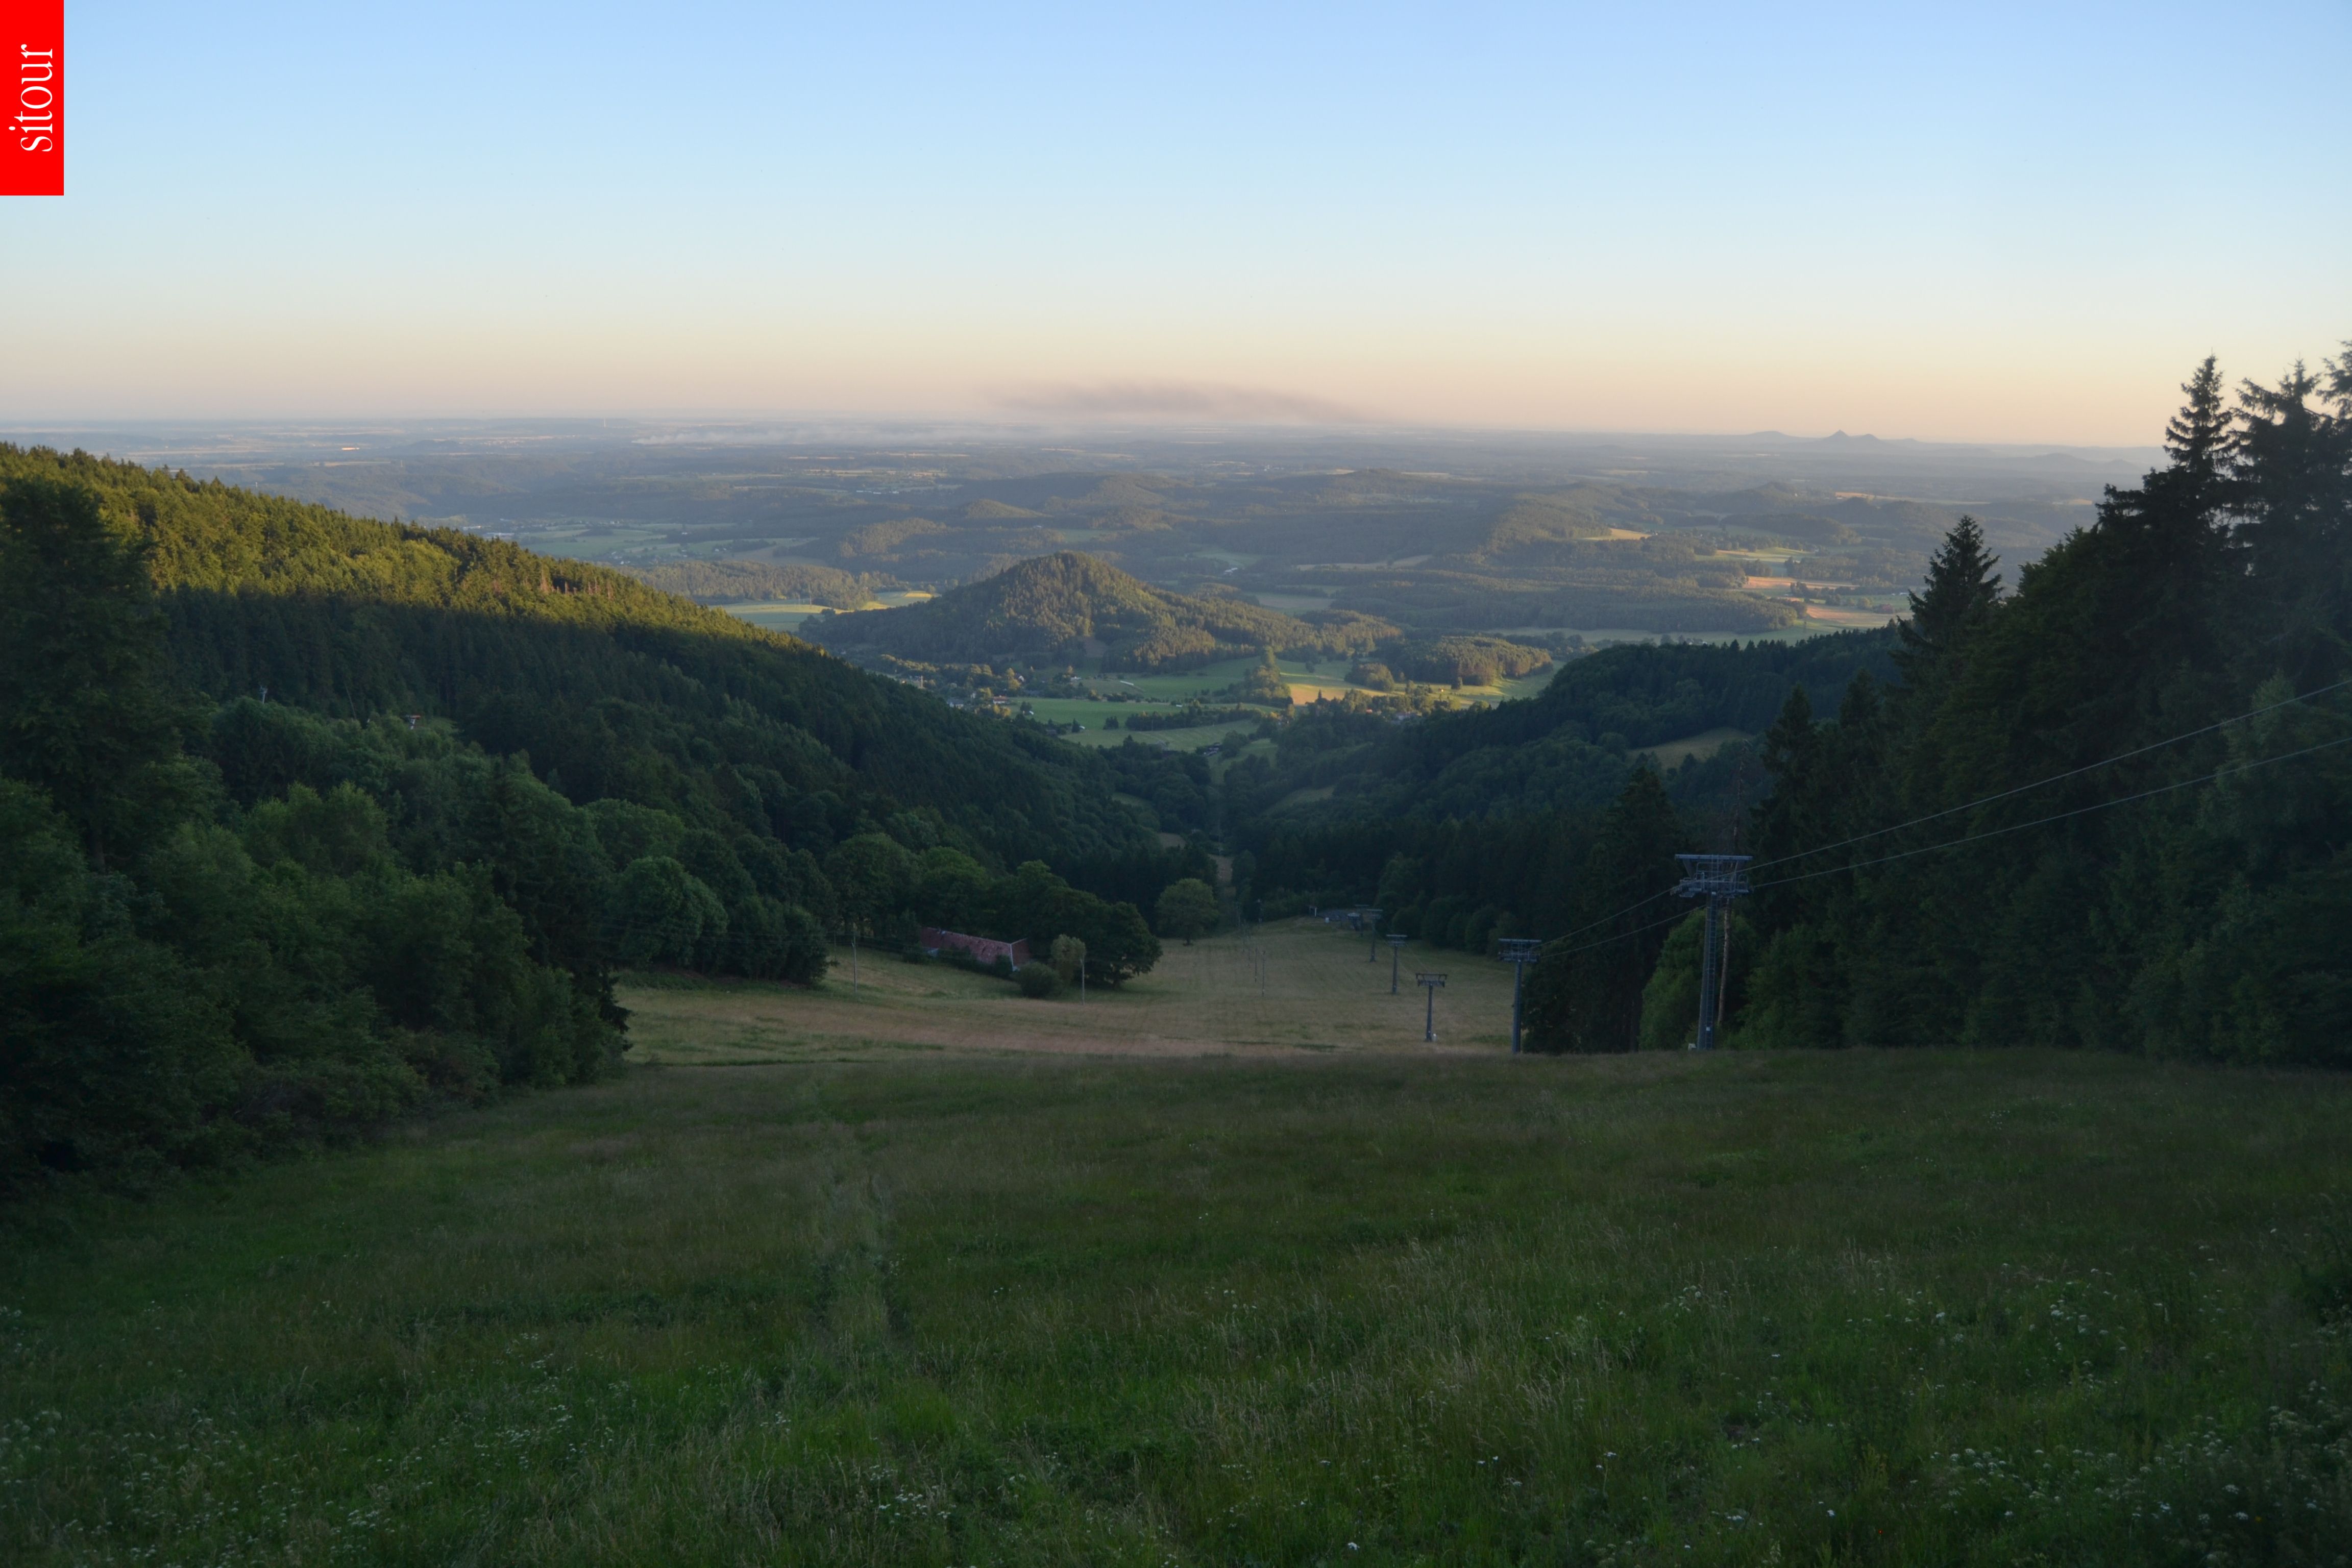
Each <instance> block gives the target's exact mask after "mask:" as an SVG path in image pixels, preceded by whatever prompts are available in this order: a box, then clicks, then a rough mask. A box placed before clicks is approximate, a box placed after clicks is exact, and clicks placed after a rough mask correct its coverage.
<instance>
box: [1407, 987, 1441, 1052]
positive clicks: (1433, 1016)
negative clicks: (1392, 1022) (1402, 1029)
mask: <svg viewBox="0 0 2352 1568" xmlns="http://www.w3.org/2000/svg"><path fill="white" fill-rule="evenodd" d="M1413 978H1414V979H1415V980H1417V981H1419V982H1420V983H1421V984H1423V985H1424V986H1426V987H1427V988H1428V990H1429V1022H1428V1023H1427V1024H1426V1025H1424V1026H1423V1028H1422V1031H1421V1037H1422V1040H1423V1043H1424V1044H1427V1045H1435V1044H1437V988H1438V987H1439V986H1441V985H1443V984H1445V976H1444V975H1443V974H1431V973H1426V972H1423V973H1420V974H1416V975H1414V976H1413Z"/></svg>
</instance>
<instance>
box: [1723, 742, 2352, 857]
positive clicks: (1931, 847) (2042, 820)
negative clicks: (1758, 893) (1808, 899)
mask: <svg viewBox="0 0 2352 1568" xmlns="http://www.w3.org/2000/svg"><path fill="white" fill-rule="evenodd" d="M2337 746H2352V735H2338V736H2337V737H2336V739H2334V740H2332V741H2322V742H2319V743H2318V744H2316V745H2312V746H2305V747H2304V748H2302V749H2301V750H2300V751H2294V752H2280V753H2279V754H2278V755H2277V756H2274V757H2258V758H2256V759H2255V760H2254V761H2252V762H2251V763H2231V764H2229V765H2228V766H2226V767H2219V768H2215V769H2214V770H2213V771H2212V772H2211V773H2205V774H2202V775H2200V776H2199V777H2197V778H2193V779H2181V780H2179V781H2177V782H2175V783H2173V784H2158V785H2157V786H2156V787H2155V788H2153V789H2144V790H2139V791H2137V792H2136V793H2134V794H2131V795H2117V796H2116V798H2115V799H2113V800H2100V801H2093V802H2092V803H2091V804H2090V805H2078V806H2076V807H2075V808H2074V810H2072V811H2061V812H2054V813H2053V814H2052V815H2050V816H2037V817H2035V818H2034V819H2033V820H2032V821H2031V822H2014V823H2011V824H2010V825H2009V826H2006V827H1988V828H1986V829H1985V830H1984V831H1983V832H1981V833H1970V834H1967V835H1964V836H1963V837H1958V838H1948V839H1946V840H1945V841H1944V842H1943V843H1941V844H1923V845H1921V846H1919V847H1917V848H1916V849H1898V850H1896V851H1895V853H1894V854H1892V855H1881V856H1878V857H1876V858H1873V859H1869V860H1856V861H1853V862H1852V863H1850V864H1848V865H1844V866H1831V867H1828V868H1824V869H1822V870H1819V871H1800V872H1798V873H1797V874H1796V875H1794V876H1790V877H1775V878H1773V879H1771V880H1770V881H1769V882H1757V883H1753V884H1751V885H1750V890H1751V891H1754V890H1757V889H1764V888H1781V887H1786V886H1788V885H1789V884H1790V882H1808V881H1811V880H1812V879H1814V878H1815V877H1834V876H1836V875H1837V874H1838V873H1839V872H1841V871H1859V870H1862V869H1863V868H1865V867H1870V866H1884V865H1885V864H1886V863H1887V862H1888V861H1890V860H1907V859H1909V858H1911V857H1912V856H1914V855H1928V854H1932V853H1934V852H1935V851H1936V850H1938V849H1955V848H1958V847H1959V846H1961V845H1963V844H1976V843H1979V842H1981V841H1982V840H1984V839H1987V838H1999V837H2001V836H2002V835H2003V834H2007V833H2022V832H2024V831H2025V830H2026V829H2027V828H2029V827H2042V826H2047V825H2049V824H2050V823H2053V822H2063V821H2065V820H2066V819H2067V818H2068V817H2070V816H2084V815H2085V814H2086V813H2089V812H2094V811H2105V810H2106V809H2107V808H2108V807H2110V806H2116V805H2130V804H2131V803H2132V802H2134V801H2136V800H2147V799H2148V798H2150V797H2151V796H2154V795H2169V794H2171V793H2172V792H2173V791H2174V790H2177V789H2190V788H2194V787H2195V786H2196V785H2198V784H2211V783H2213V782H2214V781H2215V780H2216V779H2221V778H2226V777H2228V776H2229V775H2230V774H2231V773H2252V771H2253V770H2254V769H2256V768H2264V767H2268V766H2270V764H2271V763H2286V762H2293V761H2294V759H2295V758H2297V757H2307V756H2309V755H2311V754H2312V753H2313V752H2326V751H2332V750H2334V749H2335V748H2336V747H2337Z"/></svg>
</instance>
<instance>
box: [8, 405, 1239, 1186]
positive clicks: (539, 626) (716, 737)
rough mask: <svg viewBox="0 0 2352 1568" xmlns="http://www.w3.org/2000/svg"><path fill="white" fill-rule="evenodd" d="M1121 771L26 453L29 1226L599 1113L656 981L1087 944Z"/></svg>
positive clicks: (762, 647)
mask: <svg viewBox="0 0 2352 1568" xmlns="http://www.w3.org/2000/svg"><path fill="white" fill-rule="evenodd" d="M1118 777H1119V775H1118V773H1117V772H1116V770H1114V769H1113V768H1112V767H1111V766H1110V765H1109V764H1108V763H1105V762H1103V761H1102V760H1100V759H1098V758H1096V757H1093V756H1091V755H1089V754H1087V753H1085V752H1078V751H1076V750H1075V749H1072V748H1066V747H1062V746H1057V745H1055V743H1054V742H1052V741H1051V740H1050V739H1048V738H1047V737H1045V736H1044V735H1043V734H1040V733H1036V732H1034V731H1028V730H1025V729H1023V728H1018V727H1014V726H1011V725H1006V724H1003V723H1001V722H995V721H986V720H980V719H974V718H968V717H965V716H961V715H958V714H956V713H953V712H951V711H950V710H948V709H946V708H945V707H944V706H943V705H941V704H940V703H938V702H936V701H935V700H930V699H928V698H925V697H922V696H920V695H919V694H917V693H914V692H912V691H910V690H908V689H904V688H901V687H898V686H897V685H895V684H893V683H890V682H887V681H884V680H880V679H877V678H875V677H872V676H869V675H866V674H864V673H862V672H860V671H858V670H856V669H854V668H850V667H848V666H846V665H844V664H841V663H840V662H838V661H837V660H835V659H833V658H829V657H827V656H825V655H824V654H822V653H820V652H818V651H817V650H815V649H813V648H810V647H806V646H805V645H802V644H799V643H795V642H793V641H792V640H791V639H788V638H782V637H775V636H772V635H771V634H768V633H764V632H761V631H758V630H756V629H753V628H751V627H749V626H744V625H742V624H741V623H740V622H738V621H734V620H731V619H730V618H729V617H727V616H722V615H719V614H717V613H715V612H710V611H706V610H702V609H699V608H698V607H696V606H694V605H691V604H688V603H687V602H686V601H684V600H680V599H677V598H673V597H670V596H668V595H662V594H659V593H656V592H655V591H653V590H651V589H649V588H647V587H646V586H644V585H643V584H638V583H635V582H633V581H631V580H629V579H627V578H625V577H622V576H620V575H618V574H614V573H611V572H608V571H604V570H602V569H599V568H583V567H579V566H575V565H571V564H568V563H560V562H553V561H549V560H545V559H542V558H539V557H535V556H532V555H530V554H528V553H527V552H523V551H521V550H519V549H517V548H515V547H514V546H512V545H510V544H504V543H499V542H489V541H483V540H478V539H474V538H470V537H467V536H465V535H461V534H456V533H450V532H446V531H425V530H417V529H407V528H399V527H394V526H391V525H387V524H383V523H375V522H367V521H357V520H354V519H352V518H348V517H344V516H342V515H341V514H338V513H333V512H329V511H326V510H321V509H319V508H315V507H310V506H305V505H300V504H298V503H293V502H289V501H283V500H270V499H267V498H261V497H256V496H252V495H249V494H246V493H244V492H241V491H237V490H234V489H227V488H226V487H223V486H220V485H218V484H198V483H194V482H192V481H189V480H186V479H181V478H178V477H176V476H173V475H169V474H164V473H161V472H152V471H149V470H145V469H142V468H137V467H134V466H131V465H124V464H117V463H110V462H103V461H100V460H99V459H95V458H89V457H86V456H83V455H79V454H76V455H73V456H61V455H59V454H58V453H55V452H50V451H45V450H34V451H21V450H16V449H14V448H0V1031H5V1036H6V1038H7V1040H8V1042H9V1047H8V1052H7V1055H6V1057H5V1061H0V1189H5V1188H6V1187H11V1186H15V1185H18V1184H23V1183H25V1182H27V1181H30V1180H34V1179H36V1177H37V1173H39V1172H40V1171H42V1170H45V1169H46V1170H50V1171H71V1170H79V1169H96V1170H102V1171H108V1172H112V1173H126V1172H131V1171H135V1170H138V1169H142V1168H145V1167H149V1166H163V1165H169V1164H177V1163H202V1162H205V1161H209V1160H217V1159H224V1158H229V1157H233V1156H234V1155H236V1153H237V1152H240V1151H244V1150H248V1149H254V1148H266V1147H271V1146H276V1145H280V1144H283V1143H286V1142H289V1141H300V1140H304V1139H315V1138H331V1137H337V1136H343V1135H348V1134H349V1133H351V1132H352V1131H356V1130H360V1129H364V1128H366V1127H370V1126H373V1125H376V1124H378V1123H380V1122H381V1121H383V1120H384V1119H385V1118H386V1117H388V1116H390V1115H393V1114H394V1113H396V1112H398V1111H399V1110H402V1109H404V1108H405V1107H407V1106H409V1105H412V1104H414V1103H415V1102H416V1101H417V1100H420V1099H422V1098H424V1097H426V1096H430V1095H436V1094H438V1095H446V1096H456V1097H458V1098H469V1097H478V1096H479V1095H481V1094H485V1093H488V1092H490V1091H491V1090H492V1089H496V1088H497V1087H498V1086H499V1085H500V1084H502V1083H534V1082H560V1081H567V1080H574V1079H582V1078H586V1077H593V1076H594V1075H595V1074H596V1073H598V1072H599V1071H601V1070H602V1068H603V1066H604V1063H605V1062H607V1061H608V1060H609V1059H611V1058H612V1057H613V1055H614V1052H615V1051H616V1050H618V1049H619V1048H621V1047H622V1044H623V1039H622V1036H621V1034H620V1032H619V1028H620V1026H621V1025H622V1024H623V1022H624V1017H623V1015H622V1014H621V1012H620V1011H619V1009H617V1008H616V1007H615V1006H614V1005H613V1000H612V981H613V975H614V972H615V970H616V969H617V968H618V967H620V966H623V965H632V964H635V965H643V964H684V965H689V966H692V967H696V968H700V969H709V970H717V971H719V972H722V973H738V974H745V975H751V976H755V977H768V978H778V979H789V980H796V981H802V982H810V981H814V980H817V979H819V978H821V977H822V975H823V973H824V966H825V963H826V952H825V933H826V932H827V931H834V932H842V933H850V934H864V935H869V936H873V935H879V936H884V937H890V936H894V935H898V934H900V933H903V932H907V931H911V930H912V928H913V926H914V924H915V922H916V921H919V920H930V919H940V918H947V917H950V916H953V917H957V918H963V919H969V920H978V921H988V922H991V923H993V924H998V925H1002V926H1003V927H1004V928H1005V929H1006V930H1008V931H1009V932H1010V933H1011V934H1015V935H1030V936H1034V937H1036V938H1038V939H1039V940H1040V941H1050V940H1051V939H1052V938H1053V937H1055V936H1056V935H1062V934H1072V935H1076V936H1079V937H1081V938H1082V939H1083V940H1085V941H1086V942H1087V946H1088V952H1087V960H1086V962H1087V968H1088V972H1089V973H1090V974H1093V975H1095V976H1096V977H1097V978H1098V979H1100V980H1102V981H1105V982H1107V983H1111V984H1116V983H1117V982H1118V981H1119V980H1121V979H1123V978H1126V977H1127V976H1129V975H1131V974H1133V973H1138V972H1139V970H1140V969H1143V968H1147V967H1149V966H1150V963H1151V962H1152V960H1153V959H1154V958H1155V957H1156V955H1157V952H1158V949H1157V944H1156V942H1154V940H1153V938H1152V937H1151V934H1150V931H1149V930H1148V929H1147V928H1146V926H1145V924H1144V922H1143V921H1142V919H1141V917H1140V915H1139V913H1138V912H1137V910H1136V909H1135V908H1134V907H1133V905H1132V904H1131V903H1126V902H1110V901H1106V900H1103V899H1102V898H1100V897H1098V896H1097V895H1096V894H1095V893H1094V892H1092V891H1089V890H1087V889H1086V888H1084V887H1075V886H1072V885H1071V884H1070V883H1069V882H1068V881H1067V880H1066V879H1064V878H1063V877H1061V876H1059V875H1057V874H1056V873H1055V871H1054V870H1053V869H1052V868H1050V867H1049V866H1048V865H1047V864H1046V862H1048V861H1051V862H1052V863H1053V864H1054V865H1057V866H1061V867H1063V868H1067V869H1069V870H1071V871H1072V872H1074V873H1075V874H1076V875H1079V876H1082V877H1083V876H1087V875H1089V874H1092V875H1095V876H1097V877H1099V878H1101V879H1105V880H1107V881H1108V882H1109V883H1111V884H1114V885H1116V886H1118V887H1120V888H1129V889H1135V891H1136V893H1138V894H1140V895H1143V896H1150V895H1151V894H1153V893H1156V891H1157V888H1158V886H1160V885H1163V884H1164V883H1165V882H1166V881H1170V880H1173V879H1177V878H1178V877H1180V876H1181V875H1183V874H1185V873H1186V872H1188V871H1190V870H1191V869H1192V863H1191V860H1190V859H1189V858H1187V857H1186V856H1184V855H1182V854H1178V853H1171V852H1167V851H1162V850H1160V849H1159V848H1158V847H1157V846H1156V845H1155V844H1154V843H1153V841H1152V840H1151V838H1150V836H1149V835H1148V834H1147V833H1146V832H1145V831H1144V830H1143V829H1142V828H1141V826H1140V825H1139V820H1138V819H1137V817H1136V816H1134V814H1133V813H1132V812H1130V811H1129V808H1127V807H1126V806H1124V805H1120V804H1119V803H1118V801H1117V800H1116V799H1115V798H1114V795H1113V789H1114V785H1115V784H1117V783H1118Z"/></svg>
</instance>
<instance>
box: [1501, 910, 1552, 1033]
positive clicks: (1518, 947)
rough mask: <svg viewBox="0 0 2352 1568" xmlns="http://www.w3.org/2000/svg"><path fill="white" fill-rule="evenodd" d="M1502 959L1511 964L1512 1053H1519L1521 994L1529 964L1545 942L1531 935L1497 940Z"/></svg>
mask: <svg viewBox="0 0 2352 1568" xmlns="http://www.w3.org/2000/svg"><path fill="white" fill-rule="evenodd" d="M1495 945H1496V948H1497V949H1499V950H1500V952H1501V955H1502V960H1503V962H1504V963H1507V964H1509V965H1510V966H1511V1054H1512V1055H1513V1056H1517V1055H1518V1054H1519V1017H1520V1009H1519V994H1520V991H1521V989H1522V987H1523V986H1524V985H1525V984H1526V982H1527V978H1528V964H1530V963H1534V962H1535V961H1536V954H1538V953H1539V952H1542V951H1543V943H1541V942H1538V941H1537V940H1536V939H1535V938H1533V937H1531V936H1507V937H1505V938H1503V939H1502V940H1501V941H1499V942H1496V944H1495Z"/></svg>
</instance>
